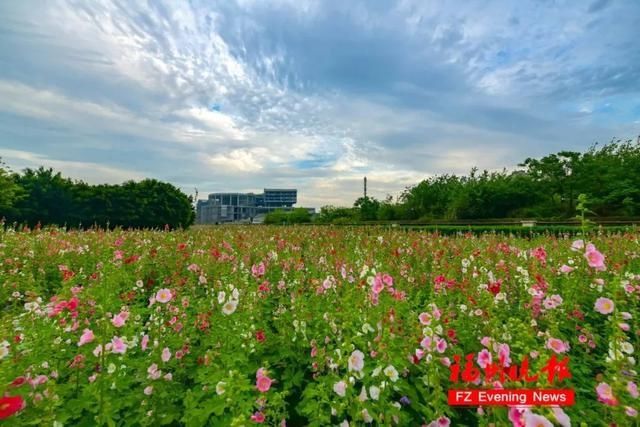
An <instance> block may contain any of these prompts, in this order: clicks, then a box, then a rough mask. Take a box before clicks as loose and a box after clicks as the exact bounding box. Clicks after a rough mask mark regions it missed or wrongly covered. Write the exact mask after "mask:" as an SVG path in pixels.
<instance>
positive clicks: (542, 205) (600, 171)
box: [356, 141, 640, 220]
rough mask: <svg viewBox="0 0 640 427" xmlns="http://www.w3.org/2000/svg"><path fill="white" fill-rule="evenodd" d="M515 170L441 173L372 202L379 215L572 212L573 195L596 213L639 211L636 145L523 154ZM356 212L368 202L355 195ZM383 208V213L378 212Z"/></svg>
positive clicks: (364, 215)
mask: <svg viewBox="0 0 640 427" xmlns="http://www.w3.org/2000/svg"><path fill="white" fill-rule="evenodd" d="M520 168H521V169H519V170H516V171H512V172H508V171H506V170H505V171H501V172H488V171H483V172H482V173H478V170H477V169H475V168H474V169H472V170H471V172H470V174H469V175H468V176H455V175H441V176H435V177H431V178H429V179H426V180H424V181H422V182H420V183H419V184H417V185H415V186H413V187H410V188H408V189H407V190H406V191H405V192H404V193H403V195H402V197H401V202H400V203H399V204H396V205H395V207H397V208H399V209H398V210H397V211H396V212H394V211H393V209H390V207H388V206H387V207H385V208H384V209H382V205H377V206H376V207H377V208H378V212H379V214H378V219H418V218H421V219H423V220H432V219H446V220H456V219H470V220H477V219H486V218H496V219H498V218H565V219H566V218H573V217H574V216H575V215H576V214H577V213H578V209H577V206H578V203H579V200H578V195H579V194H584V195H585V196H586V197H588V199H589V201H590V209H591V210H592V211H593V213H594V214H595V215H598V216H599V217H608V216H634V215H638V214H640V145H639V144H637V143H632V142H631V141H625V142H622V141H615V142H611V143H609V144H606V145H604V146H602V147H599V148H598V147H597V146H594V147H592V148H591V149H589V150H588V151H586V152H585V153H577V152H572V151H561V152H559V153H556V154H550V155H548V156H545V157H542V158H540V159H531V158H529V159H526V160H525V161H524V162H523V163H522V164H520ZM361 205H362V206H361ZM356 206H357V207H359V208H360V210H361V212H360V215H359V218H361V219H362V220H370V219H371V218H372V215H371V214H370V211H371V209H372V205H371V204H366V203H364V204H363V203H362V199H358V201H356ZM382 212H383V213H382Z"/></svg>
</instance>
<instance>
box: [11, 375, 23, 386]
mask: <svg viewBox="0 0 640 427" xmlns="http://www.w3.org/2000/svg"><path fill="white" fill-rule="evenodd" d="M26 382H27V379H26V378H25V377H23V376H20V377H18V378H16V379H15V380H13V381H12V382H11V386H12V387H20V386H21V385H22V384H24V383H26Z"/></svg>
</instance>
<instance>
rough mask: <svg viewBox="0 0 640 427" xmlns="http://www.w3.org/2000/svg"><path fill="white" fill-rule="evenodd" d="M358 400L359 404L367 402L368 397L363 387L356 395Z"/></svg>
mask: <svg viewBox="0 0 640 427" xmlns="http://www.w3.org/2000/svg"><path fill="white" fill-rule="evenodd" d="M358 400H359V401H360V402H366V401H367V400H369V397H368V396H367V389H366V387H365V386H362V390H360V394H359V395H358Z"/></svg>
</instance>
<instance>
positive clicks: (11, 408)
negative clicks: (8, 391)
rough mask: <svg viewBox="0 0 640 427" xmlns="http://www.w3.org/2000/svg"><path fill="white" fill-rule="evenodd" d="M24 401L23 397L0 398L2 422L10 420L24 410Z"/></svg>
mask: <svg viewBox="0 0 640 427" xmlns="http://www.w3.org/2000/svg"><path fill="white" fill-rule="evenodd" d="M24 406H25V404H24V399H23V398H22V396H5V397H0V420H4V419H5V418H9V417H10V416H11V415H13V414H15V413H16V412H18V411H19V410H21V409H22V408H24Z"/></svg>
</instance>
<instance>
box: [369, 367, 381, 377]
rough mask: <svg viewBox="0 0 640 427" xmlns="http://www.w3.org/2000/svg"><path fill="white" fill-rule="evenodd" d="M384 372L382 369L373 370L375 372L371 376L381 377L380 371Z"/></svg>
mask: <svg viewBox="0 0 640 427" xmlns="http://www.w3.org/2000/svg"><path fill="white" fill-rule="evenodd" d="M381 370H382V368H381V367H379V366H378V367H377V368H376V369H374V370H373V372H371V376H372V377H377V376H378V375H380V371H381Z"/></svg>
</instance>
